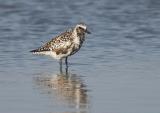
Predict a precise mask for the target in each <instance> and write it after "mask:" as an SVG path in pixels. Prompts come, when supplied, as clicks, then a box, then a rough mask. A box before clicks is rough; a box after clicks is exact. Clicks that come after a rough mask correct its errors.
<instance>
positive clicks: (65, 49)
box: [31, 23, 90, 68]
mask: <svg viewBox="0 0 160 113" xmlns="http://www.w3.org/2000/svg"><path fill="white" fill-rule="evenodd" d="M85 33H88V34H90V32H89V31H88V30H87V26H86V25H85V24H84V23H80V24H77V25H76V26H75V27H74V28H73V29H71V30H70V31H66V32H64V33H61V34H60V35H58V36H56V37H55V38H53V39H51V41H49V42H47V43H46V44H44V45H43V46H41V47H39V48H38V49H35V50H32V51H31V52H32V53H34V54H40V55H49V56H51V57H53V58H55V59H58V60H59V61H60V68H61V67H62V59H64V58H65V63H66V66H68V62H67V58H68V56H71V55H73V54H75V53H76V52H77V51H79V49H80V48H81V46H82V44H83V42H84V41H85Z"/></svg>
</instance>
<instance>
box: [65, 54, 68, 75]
mask: <svg viewBox="0 0 160 113" xmlns="http://www.w3.org/2000/svg"><path fill="white" fill-rule="evenodd" d="M65 64H66V74H68V57H66V58H65Z"/></svg>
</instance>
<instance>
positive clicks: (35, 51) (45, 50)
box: [30, 47, 50, 55]
mask: <svg viewBox="0 0 160 113" xmlns="http://www.w3.org/2000/svg"><path fill="white" fill-rule="evenodd" d="M48 51H50V50H49V48H44V47H40V48H38V49H34V50H31V51H30V52H32V53H33V54H39V55H44V54H46V52H48Z"/></svg>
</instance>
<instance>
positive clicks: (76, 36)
mask: <svg viewBox="0 0 160 113" xmlns="http://www.w3.org/2000/svg"><path fill="white" fill-rule="evenodd" d="M84 35H85V34H84V33H78V32H77V31H76V30H74V31H73V41H74V43H76V44H78V45H79V44H81V43H83V41H84V38H85V36H84Z"/></svg>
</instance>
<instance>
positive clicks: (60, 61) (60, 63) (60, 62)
mask: <svg viewBox="0 0 160 113" xmlns="http://www.w3.org/2000/svg"><path fill="white" fill-rule="evenodd" d="M59 65H60V68H59V70H60V73H62V59H60V60H59Z"/></svg>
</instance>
